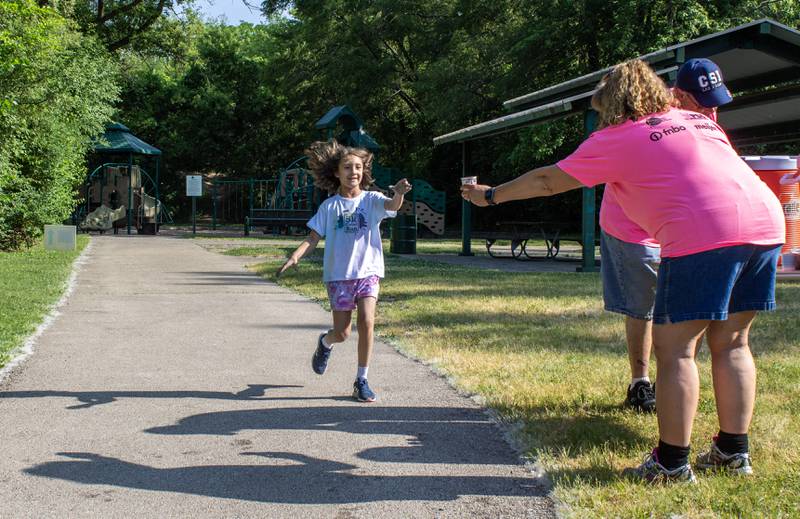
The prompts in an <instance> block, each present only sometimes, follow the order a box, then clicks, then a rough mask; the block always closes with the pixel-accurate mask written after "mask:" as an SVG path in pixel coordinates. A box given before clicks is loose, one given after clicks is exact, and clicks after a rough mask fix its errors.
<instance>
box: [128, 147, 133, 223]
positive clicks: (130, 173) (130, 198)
mask: <svg viewBox="0 0 800 519" xmlns="http://www.w3.org/2000/svg"><path fill="white" fill-rule="evenodd" d="M127 212H128V234H131V222H132V220H133V153H128V207H127Z"/></svg>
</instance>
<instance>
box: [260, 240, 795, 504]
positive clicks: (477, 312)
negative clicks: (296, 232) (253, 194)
mask: <svg viewBox="0 0 800 519" xmlns="http://www.w3.org/2000/svg"><path fill="white" fill-rule="evenodd" d="M291 250H292V248H291V247H277V246H276V247H264V248H263V249H262V250H261V254H262V255H263V257H264V259H265V260H266V261H265V262H264V263H262V264H260V265H258V266H257V267H256V269H257V270H258V271H259V272H260V273H262V274H263V275H264V276H265V277H267V278H270V279H272V274H273V273H274V271H275V269H277V267H278V266H279V265H280V264H281V262H282V261H283V258H285V257H286V255H287V254H288V253H289V252H290V251H291ZM418 250H419V244H418ZM315 254H316V255H315V256H314V257H312V258H310V259H305V260H303V261H302V262H301V264H300V265H299V267H298V268H297V269H294V270H292V271H290V272H289V273H287V274H286V275H285V276H283V277H282V278H281V279H280V281H279V282H280V284H281V285H283V286H286V287H289V288H291V289H293V290H296V291H298V292H300V293H301V294H304V295H306V296H308V297H312V298H314V299H315V300H317V301H320V302H322V303H323V304H326V299H327V297H326V294H325V290H324V287H323V285H322V282H321V277H322V273H321V251H316V253H315ZM386 272H387V276H386V279H385V280H383V282H382V283H381V296H380V301H379V303H378V315H377V319H376V333H377V334H378V335H379V336H380V337H382V338H384V339H386V340H389V341H390V342H392V343H393V344H395V345H397V346H398V347H399V348H400V349H402V350H403V351H405V352H407V353H408V354H409V355H412V356H414V357H416V358H419V359H421V360H423V361H425V362H427V363H429V364H431V365H432V366H433V367H434V368H435V369H437V370H438V371H439V372H441V373H443V374H445V375H447V376H449V377H451V379H452V380H453V382H454V383H455V384H456V386H457V387H458V388H459V389H460V390H462V391H465V392H467V393H471V394H476V395H480V397H481V398H482V399H483V400H484V401H485V402H486V404H487V405H488V406H490V407H492V408H493V409H495V410H496V411H497V412H498V414H499V416H500V418H501V419H503V420H506V421H508V422H512V423H515V424H518V426H517V427H515V428H514V431H515V434H516V436H517V438H518V440H520V441H521V442H522V443H523V445H525V454H526V455H527V456H530V457H531V458H533V459H535V460H536V461H537V462H538V463H540V464H541V465H542V466H543V467H544V468H545V469H546V470H547V472H548V475H549V477H550V478H551V480H552V481H553V483H554V495H555V496H556V497H557V498H558V499H559V500H560V501H561V503H563V505H564V506H563V510H562V513H563V514H564V515H565V516H568V517H671V516H680V517H691V518H694V517H698V518H699V517H704V518H705V517H798V516H800V504H798V503H800V500H798V499H797V495H798V493H800V475H799V474H800V455H798V453H800V356H798V352H800V282H797V281H788V280H787V281H783V280H782V281H779V283H778V290H777V296H778V304H779V310H778V311H776V312H769V313H762V314H761V315H760V316H759V318H758V319H757V320H756V323H755V326H754V328H753V330H752V332H751V337H750V340H751V344H752V348H753V351H754V354H755V357H756V364H757V368H758V373H759V375H758V376H759V378H758V393H757V401H756V412H755V417H754V420H753V424H752V427H751V452H752V455H753V459H754V466H755V469H756V475H755V476H754V477H752V478H749V479H740V478H731V477H727V476H723V475H701V477H700V484H699V485H696V486H668V487H650V486H646V485H642V484H640V483H634V482H630V481H627V480H625V479H623V478H622V477H621V472H622V469H624V468H625V467H629V466H633V465H636V464H638V463H640V462H641V459H642V457H643V456H644V455H645V454H646V453H647V452H649V450H650V449H652V447H653V446H654V445H655V444H656V442H657V440H658V434H657V424H656V417H655V416H654V415H640V414H636V413H633V412H629V411H627V410H624V409H623V408H622V405H621V404H622V401H623V399H624V396H625V395H624V391H625V387H626V385H627V383H628V381H629V368H628V359H627V354H626V350H625V336H624V328H623V321H622V319H621V317H620V316H617V315H615V314H610V313H608V312H604V311H603V309H602V291H601V283H600V279H599V276H598V275H597V274H580V273H558V274H553V273H503V272H498V271H488V270H477V269H470V268H463V267H456V266H452V265H443V264H438V263H433V262H424V261H413V262H412V261H405V260H401V259H398V258H396V257H394V256H392V255H388V256H387V267H386ZM654 364H655V362H653V365H654ZM698 366H699V369H700V379H701V395H700V403H699V406H698V415H697V419H696V421H695V428H694V432H693V436H692V448H693V456H694V454H696V453H697V452H699V451H700V450H703V449H705V448H707V446H708V444H709V442H710V441H711V437H712V436H713V435H714V434H716V432H717V428H718V425H717V419H716V410H715V405H714V396H713V388H712V385H711V369H710V359H709V355H708V353H707V350H702V351H701V353H700V354H699V356H698ZM654 375H657V374H656V373H655V370H653V371H652V372H651V376H654ZM376 376H378V372H376ZM380 376H391V375H390V374H381V375H380Z"/></svg>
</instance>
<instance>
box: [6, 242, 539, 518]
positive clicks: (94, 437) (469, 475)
mask: <svg viewBox="0 0 800 519" xmlns="http://www.w3.org/2000/svg"><path fill="white" fill-rule="evenodd" d="M92 242H93V243H92V246H91V249H90V251H89V253H88V257H87V258H86V261H85V263H84V265H83V266H82V267H81V270H80V272H79V273H78V277H77V286H76V287H75V290H74V291H73V293H72V295H71V296H70V297H69V299H68V301H67V303H66V304H65V305H64V306H63V307H62V308H61V309H60V315H59V316H58V317H57V318H56V319H55V321H54V322H53V323H52V325H51V326H50V327H49V328H48V329H47V330H46V331H45V332H44V333H43V334H42V335H41V336H40V337H39V339H38V340H37V342H36V345H35V352H34V354H33V356H31V357H30V358H28V359H27V360H26V361H25V362H24V363H22V364H21V365H20V366H19V367H17V368H16V369H14V370H13V371H12V372H11V373H10V374H8V375H7V376H6V378H5V379H4V380H3V381H2V382H0V431H2V433H0V434H2V442H1V443H0V444H1V445H2V454H3V455H2V457H0V488H2V495H1V496H0V517H2V518H16V517H36V518H39V517H59V518H67V517H103V518H107V517H137V518H140V517H192V518H194V517H239V518H241V517H270V518H271V517H291V518H303V517H335V518H349V517H380V518H389V517H552V516H553V514H554V512H553V504H552V502H551V501H550V500H549V499H548V497H547V496H546V488H545V485H544V483H543V481H542V480H541V478H537V477H536V476H535V475H534V474H532V473H531V471H530V470H529V469H528V468H526V467H525V466H523V465H522V464H521V463H520V462H519V459H518V457H517V455H516V454H515V453H514V452H513V450H512V449H511V448H510V447H509V446H508V444H507V443H506V442H505V441H504V440H503V432H502V431H501V430H500V429H499V428H498V427H497V426H496V425H494V423H493V422H492V421H491V420H490V418H489V416H488V415H487V414H486V413H485V412H484V411H483V410H482V409H480V407H478V406H477V405H476V404H475V403H473V402H472V401H471V400H470V399H468V398H465V397H463V396H460V395H458V394H457V393H456V392H455V391H454V390H453V389H451V388H450V387H449V386H448V385H447V384H446V382H445V381H444V380H442V379H441V378H440V377H438V376H436V375H434V374H432V373H431V372H430V370H429V369H428V368H427V367H425V366H423V365H422V364H420V363H417V362H415V361H413V360H409V359H407V358H405V357H403V356H401V355H400V354H398V353H397V352H396V351H395V350H394V349H392V348H391V347H389V346H387V345H385V344H382V343H377V344H376V348H375V355H374V358H373V362H372V366H371V370H370V382H371V385H372V386H373V387H374V389H375V390H376V391H377V392H378V394H379V396H380V401H379V402H378V403H375V404H359V403H357V402H355V401H353V400H352V399H351V398H350V392H351V386H352V382H353V377H354V372H355V366H356V351H355V350H356V348H355V340H354V338H351V339H350V340H349V341H348V342H347V343H345V344H342V345H338V346H337V347H336V351H335V352H334V355H333V357H332V359H331V365H330V366H329V369H328V372H327V373H326V374H325V375H324V376H322V377H320V376H317V375H315V374H314V373H313V372H312V371H311V367H310V358H311V353H312V351H313V348H314V345H315V341H316V338H317V335H318V333H320V332H321V331H323V330H325V329H326V327H327V326H328V325H329V320H330V317H329V314H328V313H327V312H325V311H324V310H323V309H322V308H321V307H320V306H319V305H317V304H315V303H313V302H310V301H308V300H307V299H305V298H303V297H300V296H299V295H296V294H294V293H292V292H290V291H288V290H286V289H283V288H280V287H278V286H276V285H275V284H272V283H269V282H266V281H264V280H262V279H260V278H258V277H256V276H254V275H251V274H250V273H249V272H247V271H246V270H245V269H244V263H245V261H246V260H244V259H242V258H235V257H227V256H223V255H221V254H216V253H213V252H209V251H207V250H205V249H203V248H202V247H200V246H199V245H198V244H197V243H196V242H195V241H193V240H186V239H179V238H174V237H173V238H170V237H143V236H133V237H129V236H101V237H95V238H93V239H92ZM354 335H355V334H354Z"/></svg>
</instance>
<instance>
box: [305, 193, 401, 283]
mask: <svg viewBox="0 0 800 519" xmlns="http://www.w3.org/2000/svg"><path fill="white" fill-rule="evenodd" d="M387 200H389V198H388V197H386V196H385V195H384V194H383V193H379V192H377V191H362V192H361V194H360V195H358V196H357V197H355V198H344V197H342V196H340V195H338V194H337V195H334V196H332V197H330V198H328V199H327V200H325V201H324V202H322V205H320V206H319V209H318V210H317V214H315V215H314V217H313V218H311V220H309V221H308V224H307V225H308V227H309V228H310V229H312V230H314V231H315V232H316V233H317V234H319V235H320V236H322V237H323V238H325V256H324V260H323V266H322V270H323V273H322V281H323V282H328V281H340V280H343V279H362V278H365V277H367V276H378V277H381V278H382V277H383V275H384V268H383V244H382V243H381V231H380V224H381V221H382V220H383V219H384V218H387V217H389V218H394V217H395V216H397V211H387V210H386V208H385V207H384V206H385V203H386V201H387Z"/></svg>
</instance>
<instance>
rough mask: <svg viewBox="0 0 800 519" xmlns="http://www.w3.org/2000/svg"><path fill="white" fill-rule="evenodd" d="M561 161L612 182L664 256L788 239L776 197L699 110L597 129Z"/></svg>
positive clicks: (583, 176) (591, 180)
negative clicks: (657, 243)
mask: <svg viewBox="0 0 800 519" xmlns="http://www.w3.org/2000/svg"><path fill="white" fill-rule="evenodd" d="M557 166H558V167H559V168H561V169H562V170H563V171H565V172H566V173H568V174H569V175H571V176H573V177H575V179H577V180H578V181H579V182H581V183H582V184H583V185H585V186H594V185H597V184H601V183H604V182H605V183H607V184H613V192H614V196H615V197H616V199H617V201H618V202H619V205H620V206H621V207H622V209H623V211H624V214H625V215H626V216H627V217H628V218H629V219H630V220H632V221H633V222H634V223H635V224H636V225H638V226H640V227H641V228H642V229H643V230H644V231H645V233H647V235H648V236H652V237H653V238H655V239H656V240H657V241H658V242H659V243H660V244H661V248H662V251H661V255H662V257H677V256H686V255H688V254H695V253H698V252H703V251H707V250H712V249H718V248H720V247H728V246H731V245H741V244H744V243H750V244H754V245H777V244H780V243H783V242H784V239H785V226H784V218H783V210H782V208H781V205H780V203H779V202H778V199H777V197H776V196H775V195H774V194H773V193H772V191H771V190H770V189H769V188H768V187H767V185H766V184H764V183H763V182H762V181H761V179H759V178H758V177H757V176H756V174H755V173H753V171H752V170H751V169H750V168H749V167H748V166H747V165H746V164H745V163H744V161H742V160H741V159H740V158H739V156H738V155H737V154H736V152H735V151H734V150H733V148H732V147H731V145H730V142H729V141H728V138H727V136H726V135H725V132H723V131H722V129H721V128H720V127H719V126H718V125H717V124H716V123H714V122H713V121H711V120H710V119H708V118H707V117H705V116H704V115H701V114H698V113H696V112H689V111H686V110H679V109H674V108H673V109H670V110H669V111H667V112H665V113H663V114H654V115H650V116H647V117H643V118H641V119H639V120H638V121H626V122H625V123H622V124H618V125H615V126H610V127H607V128H604V129H602V130H599V131H596V132H594V133H593V134H592V135H590V136H589V138H588V139H586V141H584V142H583V144H581V145H580V146H579V147H578V149H577V150H575V152H574V153H572V155H570V156H569V157H567V158H565V159H564V160H562V161H560V162H559V163H558V164H557Z"/></svg>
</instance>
